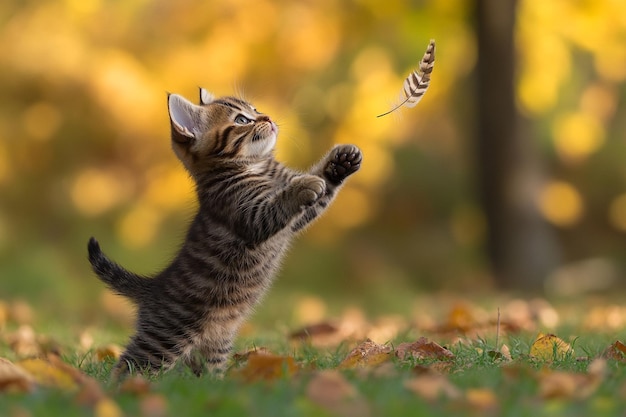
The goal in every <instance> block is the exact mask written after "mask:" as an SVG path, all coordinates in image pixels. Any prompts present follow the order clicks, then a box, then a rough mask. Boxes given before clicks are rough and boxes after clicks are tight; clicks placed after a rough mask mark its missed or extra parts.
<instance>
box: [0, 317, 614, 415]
mask: <svg viewBox="0 0 626 417" xmlns="http://www.w3.org/2000/svg"><path fill="white" fill-rule="evenodd" d="M15 328H16V326H15V325H13V326H9V327H8V328H7V329H6V331H5V332H4V334H5V335H6V334H10V333H11V332H13V331H14V330H15ZM47 329H48V333H46V334H47V336H49V337H51V338H53V339H56V340H69V341H72V340H75V336H74V337H73V338H72V337H71V336H68V330H67V329H63V328H61V327H59V328H54V327H50V328H47ZM554 332H555V333H557V334H559V335H561V336H564V338H566V337H565V336H566V335H570V334H574V335H575V336H574V337H572V338H569V339H568V342H569V343H570V345H572V347H573V352H571V353H568V354H567V355H563V356H562V357H555V359H554V360H551V361H537V360H536V359H533V358H532V357H531V356H529V351H530V346H531V345H532V343H533V341H534V340H535V337H536V332H519V333H513V334H508V335H500V339H499V340H500V343H505V344H506V345H507V346H508V347H509V349H510V351H511V356H512V357H513V361H512V362H505V361H502V360H501V359H494V356H493V355H492V354H490V351H493V349H495V332H493V334H488V335H487V336H488V337H486V338H478V337H477V338H474V339H470V340H469V343H468V341H467V340H465V341H464V342H459V341H456V340H455V339H457V338H456V337H450V336H449V335H447V336H443V335H437V334H431V335H426V336H429V338H430V339H431V340H434V341H436V342H439V343H441V344H445V342H446V341H447V342H449V344H448V345H447V347H448V348H449V349H450V350H451V351H452V352H453V353H454V354H455V358H454V359H453V360H452V361H450V362H448V363H446V366H445V367H444V368H445V369H444V370H443V377H442V378H443V379H445V380H446V381H447V382H449V383H450V384H451V385H452V386H453V387H454V388H455V389H456V390H457V392H458V393H459V395H458V396H451V395H446V394H441V395H439V396H436V397H433V398H431V397H428V396H427V395H422V394H419V393H416V392H413V391H411V390H410V389H407V387H406V383H407V381H410V380H413V379H416V378H421V377H424V375H427V376H428V375H430V376H432V375H435V373H433V372H430V371H429V369H432V368H437V365H440V364H441V361H438V360H433V359H430V360H408V361H400V360H399V359H398V358H395V357H393V358H392V359H391V360H390V361H389V362H390V363H391V364H390V365H387V364H386V365H384V366H385V368H384V372H383V371H381V369H383V368H380V367H366V368H364V369H349V370H343V371H340V372H341V374H342V375H343V377H344V378H345V380H346V381H347V382H348V384H349V385H350V386H351V387H352V388H353V389H354V392H353V394H352V397H354V398H352V399H348V400H347V401H348V403H350V401H352V402H354V401H358V402H359V404H360V407H361V408H358V407H357V408H351V406H349V405H348V406H345V407H343V408H342V407H339V408H337V407H333V406H328V404H324V403H320V402H319V401H316V400H314V399H312V397H311V395H310V392H309V389H310V386H311V381H312V379H313V378H315V376H316V375H317V374H319V372H320V371H321V370H329V369H335V368H336V367H337V365H338V364H339V363H340V362H341V361H342V360H343V359H344V358H345V357H346V355H347V354H348V352H349V351H350V349H351V348H352V347H353V346H354V343H350V342H345V343H340V344H339V345H337V346H333V347H331V348H318V347H315V346H313V345H311V344H300V345H293V344H291V343H289V342H288V341H287V340H286V338H285V336H284V332H282V331H278V330H271V329H270V330H266V331H263V332H257V333H255V332H252V333H248V334H246V335H244V336H242V337H241V338H240V339H239V340H238V350H248V349H250V348H252V347H253V346H265V347H267V348H269V349H270V350H271V351H272V352H273V353H275V354H277V355H281V356H289V357H293V358H294V359H295V361H296V362H297V363H298V364H299V365H300V366H301V370H300V371H299V372H296V373H295V374H294V375H291V376H283V377H279V378H277V379H273V380H271V381H264V380H256V381H249V380H246V379H245V378H241V377H238V376H237V375H235V374H229V375H227V376H226V377H225V378H224V379H223V380H218V379H215V378H213V377H211V376H204V377H201V378H197V377H195V376H193V375H192V374H191V373H190V372H189V371H187V370H185V369H175V370H173V371H171V372H169V373H166V374H164V375H161V376H159V377H157V378H155V379H154V380H152V381H151V382H150V390H149V393H148V394H144V395H137V394H133V393H123V392H119V391H118V389H117V388H116V387H115V386H113V385H111V384H109V381H108V379H109V372H110V369H111V367H112V366H113V361H111V360H109V361H103V362H102V361H97V360H95V354H94V352H93V351H81V350H80V349H78V348H77V347H75V346H73V345H74V342H69V343H67V344H61V352H62V355H63V356H62V358H63V360H64V361H65V362H66V363H68V364H70V365H72V366H73V367H75V368H78V369H80V370H81V371H82V372H84V373H85V374H87V375H89V376H90V377H93V378H95V379H96V380H97V381H98V382H99V383H100V384H101V385H102V386H103V387H104V389H105V391H106V393H107V395H108V396H109V397H110V398H111V399H112V400H113V401H114V402H115V403H116V404H117V406H118V407H119V409H120V410H121V411H122V412H123V415H126V416H142V415H145V416H206V415H210V416H259V417H261V416H268V417H269V416H272V417H275V416H316V417H317V416H332V415H341V416H353V415H366V416H387V417H393V416H402V417H405V416H422V415H423V416H433V415H435V416H436V415H442V416H443V415H446V416H447V415H455V416H478V415H480V416H482V415H498V416H533V417H534V416H537V415H549V416H589V415H593V416H623V415H624V413H625V412H626V405H625V404H624V402H623V401H622V400H621V398H623V397H624V395H626V362H623V361H614V360H609V361H607V362H606V369H605V370H604V371H603V373H602V376H601V379H600V382H599V385H597V387H595V388H594V389H593V392H592V393H590V394H589V395H588V396H584V397H579V396H578V391H579V390H584V389H586V388H588V387H587V385H588V384H589V383H586V382H584V381H583V383H582V385H580V387H579V388H577V389H574V390H573V391H567V389H568V388H567V387H564V388H562V389H563V390H565V391H564V393H563V395H555V396H554V398H546V395H545V393H544V392H543V390H544V389H545V387H543V383H544V382H543V380H542V378H545V375H547V374H551V373H563V374H564V375H565V376H566V377H565V379H564V381H565V382H564V383H565V384H566V385H567V384H568V383H570V382H571V383H574V382H573V381H575V379H576V376H582V377H583V378H586V377H587V376H588V375H589V371H588V368H589V366H590V363H591V361H592V359H593V358H596V357H598V356H600V355H601V353H602V352H603V351H604V349H605V348H606V347H607V346H609V345H610V344H611V343H613V342H614V341H615V340H617V339H618V337H616V336H617V335H616V333H615V332H613V333H610V332H602V331H597V332H591V333H590V332H588V331H587V332H585V333H582V334H580V332H579V334H575V333H572V329H567V328H565V327H563V328H557V329H556V330H555V331H554ZM70 333H71V332H70ZM422 335H423V332H418V331H415V330H409V331H406V332H404V333H401V334H400V335H398V336H397V338H396V339H394V340H393V341H392V342H391V343H392V344H393V345H394V346H397V345H398V344H399V343H401V342H412V341H414V340H416V339H417V338H418V337H420V336H422ZM124 337H125V335H124V333H123V332H120V331H119V330H117V331H114V330H111V329H100V330H99V331H98V332H96V333H94V339H95V340H97V341H106V340H111V339H113V340H123V339H124ZM461 340H464V339H461ZM0 357H5V358H8V359H10V360H13V361H16V360H18V359H19V358H17V356H16V355H15V353H14V352H13V351H12V350H11V349H10V348H9V346H8V345H7V344H6V343H0ZM241 366H245V364H243V365H241ZM437 369H443V368H441V367H439V368H437ZM568 381H570V382H568ZM485 392H487V393H491V395H492V400H493V399H495V402H492V403H489V402H488V403H487V404H486V405H485V404H484V403H481V402H480V401H470V400H469V398H470V397H471V396H472V394H475V395H476V396H477V398H479V399H480V398H481V397H480V395H484V394H485ZM557 394H558V390H557ZM363 410H365V411H366V413H365V414H363ZM107 413H108V414H107ZM85 415H96V416H99V417H108V416H112V417H114V416H116V415H117V414H111V413H110V411H107V409H105V408H104V409H94V408H93V407H92V406H85V405H81V403H80V401H79V400H77V393H76V392H75V391H69V392H68V391H65V390H61V389H56V388H42V387H40V388H38V389H36V390H35V391H34V392H31V393H1V392H0V416H10V417H13V416H15V417H18V416H19V417H21V416H85Z"/></svg>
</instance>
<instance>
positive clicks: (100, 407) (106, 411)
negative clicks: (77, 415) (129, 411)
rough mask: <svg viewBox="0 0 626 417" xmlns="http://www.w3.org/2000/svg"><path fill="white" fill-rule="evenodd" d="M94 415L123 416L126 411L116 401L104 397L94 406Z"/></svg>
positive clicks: (96, 416) (105, 416) (102, 416)
mask: <svg viewBox="0 0 626 417" xmlns="http://www.w3.org/2000/svg"><path fill="white" fill-rule="evenodd" d="M93 415H94V417H122V416H123V415H124V413H122V410H121V409H120V407H119V406H118V405H117V403H116V402H115V401H113V400H112V399H110V398H103V399H102V400H100V401H98V403H97V404H96V406H95V407H94V410H93Z"/></svg>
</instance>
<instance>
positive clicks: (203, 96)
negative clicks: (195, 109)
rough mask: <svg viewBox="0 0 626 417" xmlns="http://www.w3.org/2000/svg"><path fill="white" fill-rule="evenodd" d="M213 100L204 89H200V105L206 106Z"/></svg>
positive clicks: (213, 97) (211, 95)
mask: <svg viewBox="0 0 626 417" xmlns="http://www.w3.org/2000/svg"><path fill="white" fill-rule="evenodd" d="M213 100H215V96H214V95H213V94H211V93H209V92H208V91H207V90H206V89H204V88H202V87H200V104H202V105H206V104H209V103H210V102H212V101H213Z"/></svg>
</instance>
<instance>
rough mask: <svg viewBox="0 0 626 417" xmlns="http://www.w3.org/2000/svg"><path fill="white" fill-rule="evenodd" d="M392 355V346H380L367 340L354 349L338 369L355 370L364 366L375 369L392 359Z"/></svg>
mask: <svg viewBox="0 0 626 417" xmlns="http://www.w3.org/2000/svg"><path fill="white" fill-rule="evenodd" d="M390 353H391V346H388V345H379V344H377V343H374V342H372V341H371V340H370V339H367V340H365V341H364V342H362V343H361V344H359V345H358V346H357V347H355V348H354V349H352V350H351V351H350V353H348V356H346V357H345V359H344V360H343V361H341V363H340V364H339V366H338V367H337V368H338V369H353V368H358V367H363V366H369V367H373V366H376V365H380V364H381V363H383V362H385V361H387V360H388V359H389V357H390Z"/></svg>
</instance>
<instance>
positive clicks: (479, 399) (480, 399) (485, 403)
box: [465, 388, 498, 412]
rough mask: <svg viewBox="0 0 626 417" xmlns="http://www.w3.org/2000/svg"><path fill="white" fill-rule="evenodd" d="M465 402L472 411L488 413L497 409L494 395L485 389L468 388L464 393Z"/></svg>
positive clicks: (496, 400)
mask: <svg viewBox="0 0 626 417" xmlns="http://www.w3.org/2000/svg"><path fill="white" fill-rule="evenodd" d="M465 401H467V403H468V405H469V406H470V407H472V408H474V409H478V410H480V411H483V412H484V411H488V410H492V409H495V408H497V407H498V398H497V397H496V394H495V393H494V392H493V391H492V390H490V389H486V388H470V389H468V390H467V391H466V392H465Z"/></svg>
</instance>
